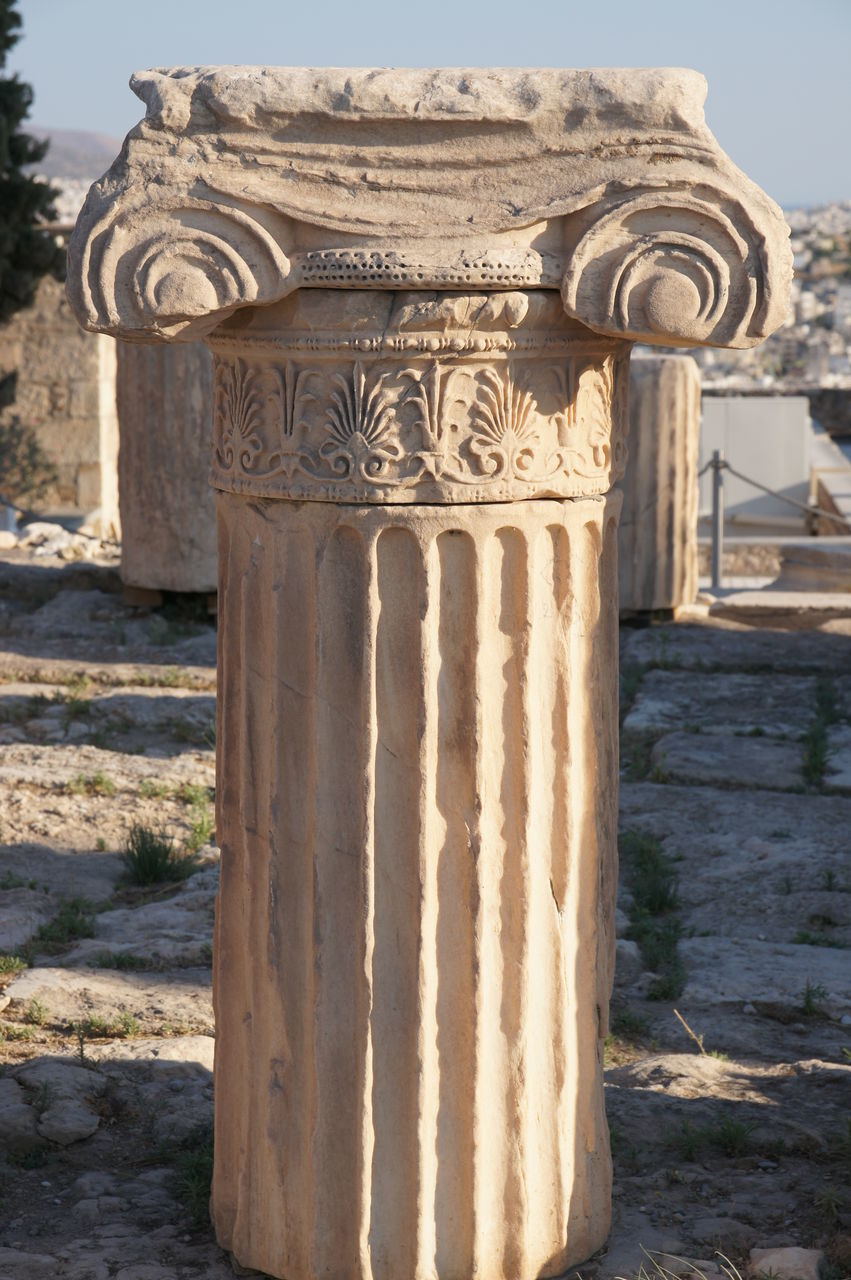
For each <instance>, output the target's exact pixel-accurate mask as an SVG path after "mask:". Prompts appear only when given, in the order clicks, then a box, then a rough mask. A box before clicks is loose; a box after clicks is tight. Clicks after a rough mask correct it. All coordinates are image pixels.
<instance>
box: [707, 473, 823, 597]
mask: <svg viewBox="0 0 851 1280" xmlns="http://www.w3.org/2000/svg"><path fill="white" fill-rule="evenodd" d="M707 471H712V473H713V474H712V589H713V591H717V590H719V588H720V587H721V579H722V576H723V564H722V561H723V558H724V472H725V471H729V472H730V475H731V476H735V477H736V479H737V480H741V481H743V482H744V483H745V484H748V485H750V486H751V488H753V489H759V490H760V492H762V493H767V494H768V495H769V496H770V497H772V498H777V499H778V500H779V501H780V502H785V503H786V504H787V505H788V506H790V507H795V508H796V510H798V511H803V512H804V513H805V514H806V515H808V516H822V517H823V518H824V519H826V520H831V521H834V522H835V523H837V524H842V523H843V520H842V516H840V515H839V514H838V513H837V512H836V511H825V510H824V508H823V507H817V506H816V505H815V504H814V503H810V502H799V501H798V499H797V498H788V497H787V496H786V495H785V494H784V493H778V492H777V490H776V489H771V488H769V486H768V485H766V484H762V483H761V482H760V481H759V480H754V479H752V478H751V476H746V475H745V474H744V472H742V471H738V470H737V469H736V468H735V467H731V466H730V464H729V462H728V461H727V459H726V458H725V457H724V454H723V453H722V452H721V450H720V449H715V450H714V452H713V454H712V457H711V458H710V459H709V461H708V462H707V463H705V465H704V466H702V467H701V469H700V471H698V473H697V475H698V479H700V477H701V476H703V475H705V474H706V472H707Z"/></svg>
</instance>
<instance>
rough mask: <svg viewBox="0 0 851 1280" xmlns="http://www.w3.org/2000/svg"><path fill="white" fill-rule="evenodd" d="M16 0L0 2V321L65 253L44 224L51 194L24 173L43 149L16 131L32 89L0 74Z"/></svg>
mask: <svg viewBox="0 0 851 1280" xmlns="http://www.w3.org/2000/svg"><path fill="white" fill-rule="evenodd" d="M20 27H21V18H20V15H19V14H18V13H17V12H16V8H15V0H0V322H2V321H5V320H8V319H9V318H10V317H11V316H12V315H14V313H15V312H16V311H19V310H20V309H21V308H22V307H26V306H29V304H30V303H31V302H32V300H33V298H34V297H35V291H36V287H37V286H38V282H39V280H40V279H41V277H42V276H44V275H47V274H48V273H53V274H55V275H57V276H61V273H62V270H63V267H64V260H65V253H64V250H63V249H62V248H61V247H60V246H59V245H57V243H56V241H55V239H54V237H53V236H52V235H51V234H50V232H49V231H46V230H45V229H44V224H45V223H48V222H51V221H54V220H55V218H56V211H55V208H54V200H55V199H56V194H57V193H56V192H55V191H54V189H53V188H52V187H51V186H49V185H48V184H47V183H46V182H43V181H41V180H39V179H38V178H36V177H34V176H33V175H32V174H31V173H27V172H26V171H25V167H26V166H27V165H32V164H37V163H38V161H39V160H41V159H43V157H44V154H45V152H46V151H47V145H48V144H47V143H46V142H39V141H37V140H36V139H35V138H33V137H31V136H30V135H29V134H27V133H25V132H24V131H23V130H22V129H21V125H22V123H23V121H24V120H25V119H26V118H27V116H28V114H29V110H30V107H31V106H32V98H33V94H32V89H31V88H30V86H29V85H28V84H24V83H23V81H21V80H20V79H19V78H18V76H17V75H4V74H2V73H3V71H4V69H5V67H6V60H7V57H8V54H9V50H10V49H12V48H13V47H14V45H15V44H17V42H18V40H19V39H20V34H19V32H20Z"/></svg>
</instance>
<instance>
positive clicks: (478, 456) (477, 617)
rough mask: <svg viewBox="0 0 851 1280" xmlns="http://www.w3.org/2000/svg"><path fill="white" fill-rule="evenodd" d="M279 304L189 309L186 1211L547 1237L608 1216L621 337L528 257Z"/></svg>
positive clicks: (355, 1243) (462, 1275) (478, 1240)
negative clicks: (208, 1020)
mask: <svg viewBox="0 0 851 1280" xmlns="http://www.w3.org/2000/svg"><path fill="white" fill-rule="evenodd" d="M288 305H290V307H291V310H290V312H289V313H287V314H285V315H283V316H282V315H280V314H279V315H278V316H277V317H275V316H272V317H271V318H270V317H269V316H268V315H266V314H263V313H260V312H258V313H257V314H256V324H257V325H258V326H260V329H259V330H253V329H252V326H251V325H248V326H245V325H242V327H241V329H240V331H239V332H238V333H237V332H235V331H227V330H226V329H225V328H223V329H222V330H220V331H219V333H218V334H217V335H216V336H215V338H214V339H213V340H212V342H211V345H213V347H214V350H215V352H216V370H215V387H216V392H215V399H216V419H215V425H214V478H217V479H218V483H219V484H220V485H221V491H220V492H219V493H218V496H217V513H218V528H219V565H220V585H219V601H220V603H219V613H220V626H221V647H220V663H219V665H220V670H219V681H220V683H219V728H218V744H219V747H218V749H219V814H218V824H217V825H218V831H219V835H220V843H221V847H222V883H221V890H220V898H219V904H218V914H217V924H216V947H215V1001H216V1017H217V1028H218V1030H217V1036H218V1041H217V1056H216V1167H215V1178H214V1189H213V1214H214V1220H215V1223H216V1229H217V1233H218V1237H219V1240H220V1242H221V1243H222V1244H223V1245H224V1246H225V1247H226V1248H228V1249H231V1250H232V1251H233V1253H234V1254H235V1256H236V1257H237V1258H238V1259H239V1261H240V1262H241V1263H243V1264H244V1265H247V1266H251V1267H255V1268H258V1269H260V1270H263V1271H265V1272H267V1273H269V1274H271V1275H276V1276H283V1277H287V1280H313V1278H314V1277H321V1276H333V1277H341V1278H342V1277H345V1278H347V1280H349V1278H351V1280H403V1278H405V1277H408V1278H410V1280H414V1278H415V1277H416V1278H417V1280H420V1278H422V1280H425V1278H426V1277H428V1278H432V1277H434V1278H439V1280H469V1277H471V1276H479V1277H482V1280H514V1278H516V1280H526V1278H527V1277H533V1276H538V1275H557V1274H559V1273H560V1272H561V1271H563V1270H564V1269H565V1268H566V1267H567V1266H569V1265H571V1263H574V1262H577V1261H580V1260H582V1259H583V1258H585V1257H587V1256H588V1255H589V1254H590V1253H591V1252H593V1250H594V1249H596V1248H597V1247H599V1246H600V1245H601V1244H602V1243H603V1241H604V1240H605V1237H606V1234H607V1232H608V1226H609V1200H610V1190H611V1171H610V1159H609V1146H608V1134H607V1129H606V1122H605V1113H604V1106H603V1095H602V1045H603V1038H604V1036H605V1034H606V1029H607V1028H606V1019H607V1012H606V1011H607V1005H608V999H609V993H610V988H611V981H612V970H613V946H614V931H613V927H612V921H613V911H614V895H615V879H616V843H615V829H616V798H617V739H616V726H617V693H616V691H617V564H616V561H617V554H616V538H617V532H616V529H617V514H618V510H619V507H620V496H619V495H609V496H606V495H605V494H604V492H602V491H603V490H605V489H606V488H607V487H608V485H609V483H610V480H611V477H612V475H613V474H616V472H617V468H618V466H620V465H621V463H622V459H623V449H622V445H621V439H620V433H621V432H622V430H623V427H624V425H625V424H624V422H623V419H624V417H625V409H626V405H625V399H624V396H623V386H624V375H625V367H626V358H627V355H628V348H627V347H626V346H625V344H612V343H611V342H610V341H607V340H602V341H601V340H600V339H599V338H597V337H595V336H594V335H591V334H588V333H586V332H585V331H583V330H581V329H580V328H579V327H578V326H576V325H575V324H573V325H571V324H570V323H569V322H567V321H565V320H564V319H563V318H562V317H561V314H560V312H559V311H558V310H557V308H558V306H559V303H558V299H557V296H556V297H555V299H554V305H551V299H550V298H549V297H547V295H545V294H543V295H532V294H530V295H518V294H514V295H511V294H508V295H501V296H500V298H499V300H498V302H494V301H493V300H492V299H488V297H487V295H485V296H484V297H479V298H473V299H470V298H461V299H457V298H454V299H450V300H447V299H446V298H445V297H444V298H440V296H439V295H438V296H437V297H436V296H435V295H427V296H425V295H424V296H423V297H422V298H421V299H420V298H417V296H416V295H413V301H412V300H411V296H408V298H407V299H403V301H402V302H401V303H400V302H399V301H398V300H396V299H393V298H387V297H386V296H385V297H382V295H376V294H373V295H370V296H369V297H368V299H367V298H366V297H365V296H363V295H362V298H361V299H358V300H356V305H357V306H358V307H359V308H360V313H361V323H360V325H359V326H356V325H354V324H353V317H352V314H351V308H352V306H353V305H354V304H353V303H352V300H351V297H348V298H347V299H346V307H348V308H349V313H348V314H343V315H341V314H340V311H341V307H340V302H339V297H338V298H334V299H333V300H332V302H329V301H328V300H327V299H326V300H323V299H322V298H319V299H318V300H317V298H316V295H314V296H313V297H311V298H308V299H306V300H302V299H299V300H298V302H296V303H292V304H288ZM486 306H489V307H490V315H489V317H488V316H486V315H484V309H485V307H486ZM292 308H297V310H296V312H295V313H293V310H292ZM382 308H384V309H385V310H386V314H385V310H382ZM344 311H345V308H344ZM468 315H475V316H476V317H477V318H476V320H475V321H474V322H472V323H469V324H467V323H466V321H465V317H467V316H468ZM483 316H484V318H483ZM317 318H321V319H322V321H323V325H324V327H323V326H322V325H319V324H318V323H316V321H317ZM414 324H416V325H417V326H419V327H418V328H416V329H415V328H413V325H414ZM273 325H274V326H276V327H275V328H274V334H273V332H272V327H273ZM344 326H348V327H347V328H344ZM352 333H354V334H355V335H357V334H360V335H362V336H356V337H355V338H354V339H352V337H351V334H352ZM346 334H348V335H349V336H345V335H346ZM412 335H413V336H412ZM415 446H418V447H415ZM225 486H228V487H229V489H230V490H231V491H225ZM311 486H313V489H314V492H317V493H319V492H321V494H322V496H323V498H324V499H325V500H320V501H306V500H293V499H292V498H286V496H285V495H286V494H287V493H296V494H298V495H299V498H301V497H303V495H304V494H305V493H309V492H310V491H311ZM560 490H562V491H565V490H566V491H569V492H572V493H573V495H574V496H571V497H561V496H557V495H558V494H559V492H560ZM589 491H590V492H589ZM541 492H543V493H545V494H547V495H550V496H546V497H539V496H537V495H538V494H539V493H541ZM466 495H469V497H470V498H471V499H473V500H472V501H470V500H468V501H463V500H462V499H463V497H465V496H466ZM497 495H498V496H499V497H500V498H502V500H501V501H500V500H488V499H490V498H491V497H492V496H493V497H497ZM515 495H517V497H518V498H521V497H526V498H527V500H512V499H513V498H515ZM586 495H587V496H586ZM281 498H284V500H281ZM329 498H331V500H328V499H329ZM347 499H349V500H348V501H347ZM376 499H379V500H376ZM424 499H425V500H424ZM429 499H430V501H429Z"/></svg>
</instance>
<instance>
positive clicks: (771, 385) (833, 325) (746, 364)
mask: <svg viewBox="0 0 851 1280" xmlns="http://www.w3.org/2000/svg"><path fill="white" fill-rule="evenodd" d="M784 213H785V215H786V219H787V221H788V223H789V226H790V227H791V228H792V252H793V254H794V255H795V278H794V280H793V281H792V308H791V311H790V313H789V319H788V320H787V322H786V324H785V325H784V327H783V328H782V329H779V330H778V331H777V333H775V334H773V335H772V337H770V338H769V339H768V340H767V341H766V342H764V343H763V344H762V345H761V346H759V347H755V348H753V349H752V350H750V351H726V350H720V349H718V348H714V347H703V348H700V349H698V350H697V351H695V352H693V355H694V358H695V360H696V361H697V362H698V364H699V365H700V369H701V373H702V375H703V385H704V388H706V389H713V390H719V391H720V390H727V391H748V390H751V391H752V390H757V389H760V388H764V389H765V390H766V391H777V390H779V389H783V390H791V389H792V388H801V389H802V390H803V389H805V388H807V387H820V388H827V387H851V200H843V201H842V202H841V203H839V204H827V205H821V206H818V207H816V208H812V209H785V210H784Z"/></svg>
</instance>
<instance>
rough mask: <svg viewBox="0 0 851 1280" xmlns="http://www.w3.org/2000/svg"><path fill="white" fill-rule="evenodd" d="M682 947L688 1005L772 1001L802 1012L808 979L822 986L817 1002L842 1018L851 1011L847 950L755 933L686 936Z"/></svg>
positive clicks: (822, 1007) (745, 1003) (686, 1003)
mask: <svg viewBox="0 0 851 1280" xmlns="http://www.w3.org/2000/svg"><path fill="white" fill-rule="evenodd" d="M679 949H680V954H681V955H682V958H683V961H684V963H685V967H686V974H687V977H686V985H685V988H684V990H683V993H682V1001H683V1004H684V1005H687V1006H688V1005H690V1006H705V1005H730V1004H735V1005H739V1006H743V1005H752V1006H754V1007H755V1008H756V1009H757V1011H758V1010H759V1006H760V1005H774V1006H783V1007H785V1008H786V1009H788V1010H789V1011H790V1012H794V1011H796V1010H797V1011H798V1012H799V1015H800V1014H801V1011H802V1010H803V1008H804V998H805V991H806V984H807V982H809V983H810V986H811V988H819V989H820V994H819V995H818V999H817V1003H818V1005H819V1007H820V1008H821V1009H822V1010H823V1011H824V1012H825V1013H827V1014H828V1015H830V1016H831V1017H833V1018H838V1019H841V1017H842V1016H843V1014H848V1013H851V965H849V952H848V951H847V950H844V949H836V950H834V949H833V948H831V947H811V946H793V945H790V944H787V943H778V942H771V941H768V940H766V941H765V942H760V941H757V940H755V939H753V938H746V939H737V938H683V939H682V940H681V941H680V944H679ZM821 992H823V993H824V994H821ZM754 1002H756V1004H755V1003H754ZM799 1020H800V1017H799Z"/></svg>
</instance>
